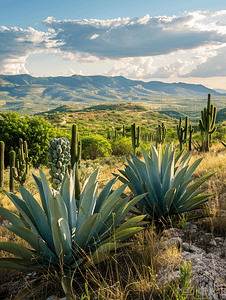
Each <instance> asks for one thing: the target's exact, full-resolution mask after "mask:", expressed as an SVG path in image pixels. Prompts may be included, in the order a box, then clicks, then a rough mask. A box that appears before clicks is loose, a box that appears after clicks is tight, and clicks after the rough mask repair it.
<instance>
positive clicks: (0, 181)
mask: <svg viewBox="0 0 226 300" xmlns="http://www.w3.org/2000/svg"><path fill="white" fill-rule="evenodd" d="M4 153H5V143H4V142H3V141H0V187H1V188H2V187H3V186H4Z"/></svg>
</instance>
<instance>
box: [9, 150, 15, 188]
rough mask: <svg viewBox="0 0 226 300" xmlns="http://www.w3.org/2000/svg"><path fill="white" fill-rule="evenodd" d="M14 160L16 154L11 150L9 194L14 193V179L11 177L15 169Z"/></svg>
mask: <svg viewBox="0 0 226 300" xmlns="http://www.w3.org/2000/svg"><path fill="white" fill-rule="evenodd" d="M15 159H16V152H15V151H13V150H11V151H10V152H9V167H10V171H9V190H10V192H11V193H13V192H14V177H13V170H12V169H13V168H15Z"/></svg>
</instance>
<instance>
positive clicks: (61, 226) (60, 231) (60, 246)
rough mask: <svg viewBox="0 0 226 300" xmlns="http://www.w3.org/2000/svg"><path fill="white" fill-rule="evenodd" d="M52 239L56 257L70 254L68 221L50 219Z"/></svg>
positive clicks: (70, 244)
mask: <svg viewBox="0 0 226 300" xmlns="http://www.w3.org/2000/svg"><path fill="white" fill-rule="evenodd" d="M52 231H53V241H54V245H55V249H56V254H57V256H58V257H61V256H64V255H66V256H67V255H69V254H71V247H72V243H71V234H70V229H69V225H68V223H67V222H66V221H65V220H64V219H63V218H61V219H59V220H56V219H53V221H52Z"/></svg>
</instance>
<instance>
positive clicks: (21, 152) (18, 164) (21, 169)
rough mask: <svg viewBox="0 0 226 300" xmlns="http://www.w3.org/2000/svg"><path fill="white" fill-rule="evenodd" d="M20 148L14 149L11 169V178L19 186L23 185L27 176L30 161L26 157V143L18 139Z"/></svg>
mask: <svg viewBox="0 0 226 300" xmlns="http://www.w3.org/2000/svg"><path fill="white" fill-rule="evenodd" d="M19 145H20V147H19V148H18V147H16V151H15V152H16V158H15V167H11V172H12V176H13V178H14V179H15V180H16V181H18V182H19V183H20V184H21V185H24V184H25V181H26V179H27V176H28V174H29V167H30V163H31V161H32V159H31V158H30V157H29V156H28V147H27V142H26V141H23V140H22V139H19Z"/></svg>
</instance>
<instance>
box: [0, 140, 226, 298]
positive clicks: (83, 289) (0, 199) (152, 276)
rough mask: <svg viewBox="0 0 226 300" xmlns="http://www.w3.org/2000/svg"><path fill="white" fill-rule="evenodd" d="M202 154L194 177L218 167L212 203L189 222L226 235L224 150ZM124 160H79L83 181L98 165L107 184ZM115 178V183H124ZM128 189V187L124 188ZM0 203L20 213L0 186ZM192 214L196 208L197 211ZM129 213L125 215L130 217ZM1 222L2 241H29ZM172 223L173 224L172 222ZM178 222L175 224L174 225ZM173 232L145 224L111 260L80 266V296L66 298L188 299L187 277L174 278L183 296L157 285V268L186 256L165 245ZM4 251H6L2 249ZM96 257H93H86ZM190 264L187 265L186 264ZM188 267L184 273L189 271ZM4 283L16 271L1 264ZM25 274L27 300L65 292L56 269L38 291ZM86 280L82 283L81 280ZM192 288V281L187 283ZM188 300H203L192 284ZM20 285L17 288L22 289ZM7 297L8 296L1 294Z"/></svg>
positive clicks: (211, 184) (210, 184)
mask: <svg viewBox="0 0 226 300" xmlns="http://www.w3.org/2000/svg"><path fill="white" fill-rule="evenodd" d="M200 157H203V160H202V162H201V164H200V165H199V167H198V168H197V170H196V171H195V173H194V180H197V179H198V178H200V177H202V176H203V175H205V174H208V173H212V172H215V174H214V176H212V177H211V178H210V179H209V180H208V181H207V182H206V183H205V184H204V185H203V187H202V189H204V190H205V191H204V192H205V193H210V194H212V196H211V197H210V198H209V200H208V202H207V203H205V204H204V205H202V206H201V207H199V209H198V210H197V211H198V212H199V213H200V212H203V213H206V214H207V216H206V217H205V222H203V218H202V220H193V221H191V222H199V221H202V222H203V223H202V224H203V226H204V227H205V230H207V231H208V232H211V233H212V234H213V235H216V234H217V235H221V236H223V237H225V236H226V197H225V195H226V150H225V148H224V147H223V146H222V145H221V144H214V145H213V146H212V148H211V151H210V152H208V153H198V152H194V156H193V160H196V159H197V158H200ZM124 163H125V159H124V158H123V157H119V158H116V157H115V158H113V157H111V158H105V159H97V160H95V161H91V160H90V161H82V163H81V169H80V172H81V184H82V183H84V181H85V179H86V177H88V176H89V175H90V174H91V173H92V172H93V170H94V169H96V168H97V167H98V166H100V177H99V191H100V190H101V189H102V188H103V187H104V186H105V184H106V182H107V181H109V179H111V178H113V175H112V173H119V172H118V169H122V168H123V165H124ZM43 171H44V173H45V174H46V175H47V177H48V169H47V168H43ZM32 173H33V174H35V175H37V176H38V174H39V173H38V170H37V169H31V170H30V175H29V177H28V180H27V181H26V184H25V186H26V188H27V189H28V190H29V191H30V192H31V194H32V195H34V197H35V198H36V199H37V200H38V201H40V199H39V194H38V192H37V189H36V187H35V184H34V181H33V179H32V175H31V174H32ZM8 181H9V170H6V172H5V182H4V184H5V189H6V190H8ZM120 184H121V183H120V181H118V182H117V184H116V187H118V186H119V185H120ZM126 192H127V193H129V192H130V191H129V189H128V190H126ZM15 193H16V194H17V195H19V190H18V186H17V185H16V187H15ZM0 206H3V207H5V208H7V209H9V210H11V211H13V212H15V213H18V212H17V210H16V208H15V207H14V205H13V204H12V203H11V201H10V200H9V199H8V198H7V196H6V195H5V194H4V191H3V190H1V191H0ZM193 213H194V212H193ZM130 216H131V213H129V214H128V215H127V216H126V218H130ZM0 222H1V224H2V225H3V226H1V227H0V240H1V241H13V242H16V243H18V244H21V245H25V242H24V241H23V240H22V239H20V238H19V237H17V236H16V235H14V234H13V233H11V232H10V231H8V230H7V229H6V227H5V226H4V225H6V223H7V221H6V220H4V219H3V218H1V219H0ZM171 226H173V224H171ZM174 226H177V224H174ZM169 238H170V236H169V234H166V232H165V231H164V228H162V230H157V228H156V227H155V224H154V223H151V224H149V225H148V226H147V228H146V229H145V230H144V231H141V232H139V233H138V234H136V235H135V236H134V237H133V238H131V239H130V240H129V241H128V243H127V244H128V245H127V247H125V248H122V249H120V250H117V251H115V253H114V254H113V255H110V254H109V259H108V260H106V261H105V262H102V263H100V264H99V265H96V266H94V265H93V266H92V267H91V268H87V269H86V271H85V272H84V271H81V273H80V274H79V275H78V276H75V277H74V280H73V282H72V284H73V287H74V290H75V293H76V298H75V296H74V298H68V299H107V300H110V299H118V300H120V299H123V300H127V299H136V300H139V299H189V298H186V297H185V298H182V291H183V288H184V287H186V284H187V280H188V276H187V277H186V276H185V277H184V282H182V283H181V282H179V281H178V280H176V281H175V283H174V287H176V289H177V290H178V291H180V293H181V294H180V296H176V295H175V293H174V292H173V288H172V286H171V285H168V284H167V283H166V284H164V285H159V278H158V271H159V270H160V269H162V268H164V269H166V270H167V271H168V272H169V274H170V273H171V272H173V270H175V268H178V267H179V266H180V265H181V266H183V265H184V264H183V260H182V257H181V254H180V251H181V249H178V248H176V247H174V246H172V247H164V246H163V244H162V243H161V242H162V240H167V239H169ZM0 255H1V256H6V255H8V254H6V253H4V252H3V251H1V252H0ZM88 259H89V260H90V261H91V262H92V257H89V258H88ZM184 268H185V269H186V267H184ZM185 269H184V272H185V271H186V270H185ZM0 274H1V275H0V285H1V284H3V283H5V282H6V278H7V280H8V281H10V280H11V277H13V276H15V275H17V271H11V270H9V269H1V272H0ZM20 274H21V276H22V277H23V278H25V283H26V284H27V286H28V288H29V289H30V292H31V293H30V298H29V297H28V296H26V297H27V298H26V297H25V298H24V299H46V298H47V297H48V296H50V295H57V296H58V297H63V296H64V292H63V290H62V288H61V284H60V281H59V277H58V276H57V274H53V276H52V280H49V279H46V278H47V277H45V276H42V277H41V285H40V286H41V287H40V288H39V291H38V294H37V292H36V293H35V292H33V287H32V283H31V282H28V281H27V282H26V272H20ZM80 282H83V284H80ZM188 287H189V286H188ZM189 288H190V289H188V290H189V291H190V299H199V298H198V296H196V297H195V296H194V293H193V296H191V295H192V292H191V291H192V288H191V287H189ZM18 289H19V288H18ZM193 292H194V291H193ZM2 299H4V298H2Z"/></svg>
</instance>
